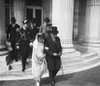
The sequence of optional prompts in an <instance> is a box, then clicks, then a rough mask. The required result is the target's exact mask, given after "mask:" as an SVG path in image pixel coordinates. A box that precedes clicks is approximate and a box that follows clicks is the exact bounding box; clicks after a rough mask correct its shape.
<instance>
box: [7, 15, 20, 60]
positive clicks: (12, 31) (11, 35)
mask: <svg viewBox="0 0 100 86" xmlns="http://www.w3.org/2000/svg"><path fill="white" fill-rule="evenodd" d="M19 28H20V26H19V25H18V24H17V23H16V19H15V17H12V18H11V24H10V25H8V28H7V41H10V42H11V47H12V51H13V58H14V60H15V61H18V58H17V50H16V36H17V30H18V29H19Z"/></svg>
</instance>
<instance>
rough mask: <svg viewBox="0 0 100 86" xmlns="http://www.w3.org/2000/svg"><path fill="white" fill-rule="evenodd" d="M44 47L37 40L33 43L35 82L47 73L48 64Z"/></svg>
mask: <svg viewBox="0 0 100 86" xmlns="http://www.w3.org/2000/svg"><path fill="white" fill-rule="evenodd" d="M43 49H44V45H43V44H42V43H40V42H38V40H37V38H36V39H35V41H34V42H33V51H32V74H33V78H34V79H35V80H39V81H40V78H41V76H42V75H43V74H44V73H46V72H47V64H46V60H45V54H44V53H43Z"/></svg>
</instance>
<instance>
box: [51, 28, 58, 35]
mask: <svg viewBox="0 0 100 86" xmlns="http://www.w3.org/2000/svg"><path fill="white" fill-rule="evenodd" d="M51 32H52V33H53V34H55V35H57V34H58V33H59V31H58V30H57V27H55V26H54V27H52V31H51Z"/></svg>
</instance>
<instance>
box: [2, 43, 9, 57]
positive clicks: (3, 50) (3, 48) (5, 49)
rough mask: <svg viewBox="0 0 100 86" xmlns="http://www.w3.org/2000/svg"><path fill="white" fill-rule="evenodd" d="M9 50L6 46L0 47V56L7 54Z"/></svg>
mask: <svg viewBox="0 0 100 86" xmlns="http://www.w3.org/2000/svg"><path fill="white" fill-rule="evenodd" d="M8 52H9V50H8V49H7V46H6V45H0V56H2V55H6V54H8Z"/></svg>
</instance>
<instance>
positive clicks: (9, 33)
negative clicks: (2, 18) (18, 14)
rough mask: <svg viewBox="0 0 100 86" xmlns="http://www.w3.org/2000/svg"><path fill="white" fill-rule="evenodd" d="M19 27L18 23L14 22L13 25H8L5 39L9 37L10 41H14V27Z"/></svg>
mask: <svg viewBox="0 0 100 86" xmlns="http://www.w3.org/2000/svg"><path fill="white" fill-rule="evenodd" d="M18 28H20V26H19V25H18V24H15V25H14V27H13V25H12V24H10V25H8V29H7V39H10V42H12V43H15V42H16V34H17V31H16V29H18Z"/></svg>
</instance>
